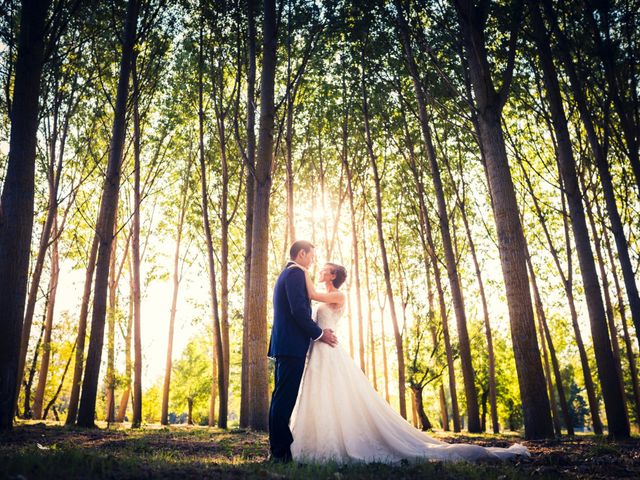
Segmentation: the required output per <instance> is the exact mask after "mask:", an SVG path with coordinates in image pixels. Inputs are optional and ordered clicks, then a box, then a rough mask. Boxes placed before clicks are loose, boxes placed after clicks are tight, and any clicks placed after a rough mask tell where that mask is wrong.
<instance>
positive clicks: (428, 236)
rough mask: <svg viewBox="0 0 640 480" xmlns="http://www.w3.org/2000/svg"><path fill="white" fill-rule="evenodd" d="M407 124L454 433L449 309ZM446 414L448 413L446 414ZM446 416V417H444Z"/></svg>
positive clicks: (455, 401) (457, 417) (457, 414)
mask: <svg viewBox="0 0 640 480" xmlns="http://www.w3.org/2000/svg"><path fill="white" fill-rule="evenodd" d="M404 123H405V134H406V139H407V140H406V141H407V147H408V150H409V157H408V160H409V168H410V170H411V173H412V175H413V179H414V182H415V184H416V189H417V191H418V206H419V216H420V226H421V229H420V241H421V243H422V250H423V252H424V257H425V261H426V260H427V258H428V259H429V260H430V261H431V265H433V276H434V279H435V282H436V290H437V293H438V310H439V311H440V322H441V324H442V334H443V337H444V346H445V355H446V358H447V371H448V378H449V392H450V395H451V410H452V416H453V431H454V432H459V431H460V410H459V407H458V393H457V388H456V374H455V368H454V358H453V348H452V346H451V336H450V334H449V320H448V318H447V307H446V303H445V298H444V288H443V286H442V274H441V272H440V264H439V260H438V258H437V256H436V253H435V252H436V249H435V243H434V241H433V233H432V226H431V220H430V219H429V215H428V212H427V205H426V201H425V191H424V184H423V183H422V178H421V176H420V172H419V171H418V165H417V162H416V158H415V151H414V145H413V143H412V142H411V140H410V137H409V135H408V131H407V126H406V125H407V124H406V121H405V122H404ZM445 410H446V404H445ZM445 413H446V412H445ZM443 416H444V415H443ZM448 428H449V422H448V418H447V429H448Z"/></svg>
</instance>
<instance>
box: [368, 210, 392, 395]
mask: <svg viewBox="0 0 640 480" xmlns="http://www.w3.org/2000/svg"><path fill="white" fill-rule="evenodd" d="M364 223H365V222H364V212H363V213H362V239H363V242H362V256H363V257H364V280H365V289H366V291H367V305H368V307H367V326H368V329H369V356H370V361H371V366H370V368H369V372H370V375H369V376H370V378H371V381H372V382H373V388H375V389H376V390H378V372H377V368H376V342H375V333H374V331H373V308H371V307H372V304H373V302H372V300H371V283H370V279H369V256H368V255H367V241H366V236H365V235H366V232H365V225H364ZM382 350H383V352H382V355H384V356H385V361H384V365H385V368H386V364H387V362H386V352H385V351H384V341H383V342H382Z"/></svg>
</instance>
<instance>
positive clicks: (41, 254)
mask: <svg viewBox="0 0 640 480" xmlns="http://www.w3.org/2000/svg"><path fill="white" fill-rule="evenodd" d="M56 101H57V100H56ZM53 116H54V118H53V126H52V132H51V138H50V139H49V143H50V145H49V166H48V171H47V180H48V183H49V201H48V206H47V216H46V219H45V222H44V225H43V228H42V234H41V236H40V244H39V247H38V253H37V256H36V261H35V265H34V267H33V273H32V274H31V283H30V287H29V294H28V297H27V305H26V309H25V315H24V324H23V327H22V338H21V344H20V358H19V361H18V362H19V363H18V384H20V383H21V382H22V377H23V375H24V363H25V359H26V358H27V350H28V348H29V339H30V337H31V324H32V322H33V314H34V311H35V306H36V300H37V298H38V291H39V288H40V279H41V277H42V270H43V267H44V262H45V258H46V254H47V251H48V248H49V245H50V244H51V243H52V242H51V237H52V229H53V225H54V222H56V221H57V215H58V191H59V189H60V179H61V177H62V166H63V158H64V147H65V144H66V137H67V132H68V127H69V116H68V115H67V116H66V118H65V120H64V122H63V127H62V132H61V136H62V138H61V139H60V143H61V146H60V152H59V154H58V153H57V152H56V145H57V143H58V135H59V133H58V108H57V107H56V108H54V113H53ZM56 158H57V160H56ZM58 235H59V232H58V233H55V234H54V235H53V236H54V237H55V236H58Z"/></svg>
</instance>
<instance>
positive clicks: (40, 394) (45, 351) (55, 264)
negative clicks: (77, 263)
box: [33, 219, 60, 420]
mask: <svg viewBox="0 0 640 480" xmlns="http://www.w3.org/2000/svg"><path fill="white" fill-rule="evenodd" d="M57 230H58V222H57V219H56V220H54V221H53V235H54V237H58V231H57ZM59 276H60V257H59V251H58V238H55V240H54V241H53V245H52V246H51V277H50V279H49V295H48V297H49V298H48V301H47V317H46V321H45V328H44V340H43V342H42V357H41V361H40V371H39V373H38V387H37V388H36V396H35V398H34V400H33V418H35V419H36V420H40V419H41V418H43V417H42V407H43V404H44V392H45V388H46V386H47V378H48V375H49V363H50V361H51V333H52V331H53V314H54V311H55V304H56V293H57V291H58V278H59Z"/></svg>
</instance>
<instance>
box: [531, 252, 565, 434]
mask: <svg viewBox="0 0 640 480" xmlns="http://www.w3.org/2000/svg"><path fill="white" fill-rule="evenodd" d="M527 266H528V267H529V276H530V278H531V288H532V290H533V298H534V302H535V307H536V314H537V316H538V323H539V324H540V344H541V345H542V351H543V354H544V358H545V373H546V377H547V382H548V384H549V398H550V399H551V402H552V404H551V408H552V412H553V413H554V415H555V418H556V419H558V420H559V416H558V409H557V407H556V404H555V395H554V393H553V381H552V380H551V372H550V370H549V362H548V360H547V344H548V345H549V354H550V356H551V365H552V366H553V373H554V375H555V378H556V388H557V390H558V398H559V400H560V408H561V410H562V418H563V420H564V424H565V427H566V428H567V434H568V435H573V434H574V433H575V432H574V430H573V422H572V420H571V415H570V414H569V406H568V405H567V397H566V396H565V394H564V387H563V385H562V375H561V373H560V364H559V363H558V357H557V355H556V349H555V347H554V345H553V339H552V338H551V333H550V332H549V325H548V323H547V316H546V314H545V312H544V308H543V306H542V298H541V297H540V290H539V289H538V280H537V278H536V274H535V271H534V269H533V263H532V261H531V255H530V254H529V246H528V245H527ZM556 433H557V434H558V435H560V434H561V433H562V432H561V431H560V428H559V425H558V426H556Z"/></svg>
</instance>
